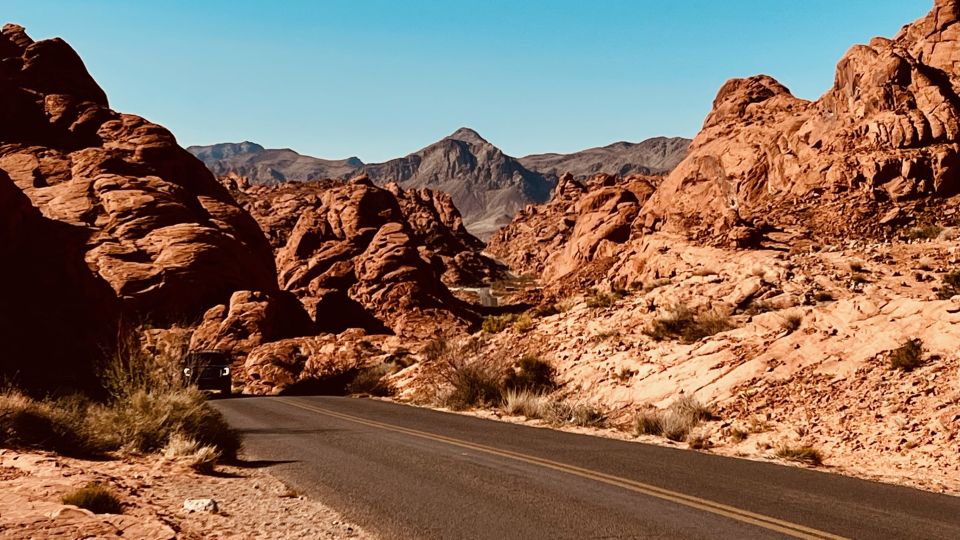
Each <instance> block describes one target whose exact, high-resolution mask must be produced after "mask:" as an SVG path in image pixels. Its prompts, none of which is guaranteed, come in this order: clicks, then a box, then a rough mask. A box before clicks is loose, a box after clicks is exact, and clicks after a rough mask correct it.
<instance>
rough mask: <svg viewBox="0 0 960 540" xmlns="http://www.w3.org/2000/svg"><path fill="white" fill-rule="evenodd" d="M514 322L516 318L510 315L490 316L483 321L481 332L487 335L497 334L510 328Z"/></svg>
mask: <svg viewBox="0 0 960 540" xmlns="http://www.w3.org/2000/svg"><path fill="white" fill-rule="evenodd" d="M516 320H517V316H516V315H514V314H512V313H508V314H506V315H491V316H489V317H487V318H486V319H484V320H483V325H482V328H483V331H484V332H486V333H488V334H499V333H500V332H503V331H504V330H506V329H507V328H510V326H511V325H512V324H513V323H514V321H516Z"/></svg>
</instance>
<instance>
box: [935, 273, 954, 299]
mask: <svg viewBox="0 0 960 540" xmlns="http://www.w3.org/2000/svg"><path fill="white" fill-rule="evenodd" d="M958 294H960V272H950V273H949V274H944V276H943V277H942V278H941V285H940V290H938V291H937V298H939V299H941V300H949V299H951V298H953V297H954V296H956V295H958Z"/></svg>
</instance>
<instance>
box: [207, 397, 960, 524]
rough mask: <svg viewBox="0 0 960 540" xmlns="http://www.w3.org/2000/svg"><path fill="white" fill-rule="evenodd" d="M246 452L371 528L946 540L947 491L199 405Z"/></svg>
mask: <svg viewBox="0 0 960 540" xmlns="http://www.w3.org/2000/svg"><path fill="white" fill-rule="evenodd" d="M212 403H213V404H214V405H215V406H216V407H217V408H218V409H219V410H220V411H221V412H222V413H223V414H224V415H225V416H226V418H227V421H228V422H230V424H231V425H232V426H233V427H234V428H236V429H238V430H239V431H240V432H241V433H242V435H243V439H244V445H245V448H246V451H245V453H246V455H247V457H248V458H249V459H255V460H265V461H274V462H277V464H276V465H274V466H273V467H272V468H271V470H272V472H273V473H274V474H275V475H277V476H278V477H280V478H282V479H283V480H284V481H285V482H287V483H288V484H290V485H291V486H293V487H295V488H297V489H299V490H300V491H301V492H303V493H305V494H307V495H310V496H314V497H316V498H318V499H319V500H322V501H324V502H325V503H326V504H328V505H330V506H331V507H333V508H335V509H336V510H338V511H339V512H341V513H342V514H343V515H344V517H345V518H346V519H349V520H350V521H352V522H354V523H357V524H358V525H360V526H362V527H364V528H365V529H367V530H369V531H371V532H374V533H378V534H379V535H381V536H382V537H383V538H443V539H451V538H491V539H494V538H495V539H506V538H523V539H536V538H551V539H552V538H576V539H581V538H737V539H746V538H883V539H888V538H950V539H958V538H960V498H957V497H951V496H946V495H937V494H934V493H928V492H924V491H919V490H915V489H910V488H904V487H896V486H890V485H885V484H879V483H876V482H869V481H865V480H857V479H853V478H847V477H842V476H838V475H832V474H826V473H821V472H817V471H812V470H807V469H802V468H797V467H785V466H780V465H775V464H771V463H763V462H755V461H748V460H741V459H733V458H726V457H721V456H715V455H711V454H706V453H699V452H691V451H686V450H678V449H673V448H665V447H660V446H652V445H646V444H639V443H635V442H627V441H618V440H612V439H604V438H600V437H591V436H586V435H578V434H572V433H564V432H560V431H554V430H549V429H541V428H534V427H527V426H520V425H515V424H509V423H503V422H495V421H491V420H484V419H481V418H475V417H471V416H464V415H458V414H450V413H443V412H438V411H434V410H429V409H422V408H417V407H410V406H405V405H398V404H394V403H389V402H383V401H376V400H368V399H355V398H343V397H270V398H236V399H225V400H218V401H214V402H212Z"/></svg>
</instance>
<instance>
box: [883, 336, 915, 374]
mask: <svg viewBox="0 0 960 540" xmlns="http://www.w3.org/2000/svg"><path fill="white" fill-rule="evenodd" d="M921 365H923V342H922V341H920V340H919V339H910V340H907V341H906V342H904V343H903V345H901V346H899V347H897V348H896V349H894V350H892V351H890V368H891V369H899V370H900V371H913V370H914V369H917V368H918V367H920V366H921Z"/></svg>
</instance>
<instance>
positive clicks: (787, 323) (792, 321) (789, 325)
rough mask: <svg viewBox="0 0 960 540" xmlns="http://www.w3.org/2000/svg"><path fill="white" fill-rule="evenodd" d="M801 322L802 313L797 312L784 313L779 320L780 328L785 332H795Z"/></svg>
mask: <svg viewBox="0 0 960 540" xmlns="http://www.w3.org/2000/svg"><path fill="white" fill-rule="evenodd" d="M802 323H803V315H801V314H799V313H790V314H788V315H785V316H784V317H783V319H782V320H781V321H780V328H781V329H783V330H784V331H786V332H791V333H792V332H796V331H797V330H798V329H799V328H800V325H801V324H802Z"/></svg>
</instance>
